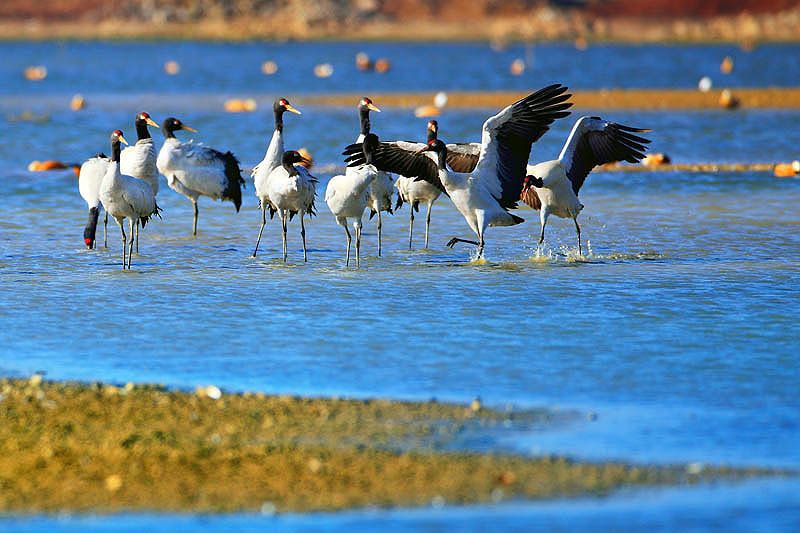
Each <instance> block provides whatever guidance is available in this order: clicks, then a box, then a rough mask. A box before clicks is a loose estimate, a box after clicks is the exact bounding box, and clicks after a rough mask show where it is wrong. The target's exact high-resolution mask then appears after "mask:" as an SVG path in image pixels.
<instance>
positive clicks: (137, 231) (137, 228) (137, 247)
mask: <svg viewBox="0 0 800 533" xmlns="http://www.w3.org/2000/svg"><path fill="white" fill-rule="evenodd" d="M136 253H137V254H138V253H139V219H138V218H137V219H136Z"/></svg>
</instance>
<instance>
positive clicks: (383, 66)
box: [375, 58, 392, 74]
mask: <svg viewBox="0 0 800 533" xmlns="http://www.w3.org/2000/svg"><path fill="white" fill-rule="evenodd" d="M391 67H392V64H391V63H390V62H389V60H388V59H385V58H380V59H376V60H375V72H377V73H378V74H386V73H387V72H389V69H390V68H391Z"/></svg>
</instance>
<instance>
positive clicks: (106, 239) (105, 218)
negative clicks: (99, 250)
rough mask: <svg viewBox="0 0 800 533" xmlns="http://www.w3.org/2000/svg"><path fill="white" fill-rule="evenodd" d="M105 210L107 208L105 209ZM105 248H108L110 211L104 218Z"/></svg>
mask: <svg viewBox="0 0 800 533" xmlns="http://www.w3.org/2000/svg"><path fill="white" fill-rule="evenodd" d="M103 210H104V211H105V209H103ZM103 248H108V211H106V216H105V217H104V218H103Z"/></svg>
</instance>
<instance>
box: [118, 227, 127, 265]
mask: <svg viewBox="0 0 800 533" xmlns="http://www.w3.org/2000/svg"><path fill="white" fill-rule="evenodd" d="M117 224H119V231H121V232H122V270H125V266H126V265H127V264H128V257H127V253H128V239H127V238H126V237H125V226H124V225H123V224H122V223H121V222H120V221H119V220H117Z"/></svg>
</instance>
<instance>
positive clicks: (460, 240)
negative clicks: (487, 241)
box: [445, 237, 481, 248]
mask: <svg viewBox="0 0 800 533" xmlns="http://www.w3.org/2000/svg"><path fill="white" fill-rule="evenodd" d="M457 242H465V243H467V244H474V245H475V246H480V245H481V243H479V242H478V241H471V240H469V239H459V238H458V237H453V238H452V239H450V240H449V241H447V244H446V245H445V246H447V247H448V248H452V247H454V246H455V245H456V243H457Z"/></svg>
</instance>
